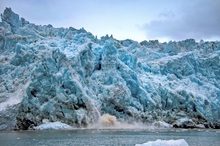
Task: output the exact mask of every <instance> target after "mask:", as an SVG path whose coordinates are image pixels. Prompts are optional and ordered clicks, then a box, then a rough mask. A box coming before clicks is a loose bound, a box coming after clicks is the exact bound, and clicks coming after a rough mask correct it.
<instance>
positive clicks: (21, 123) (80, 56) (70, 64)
mask: <svg viewBox="0 0 220 146" xmlns="http://www.w3.org/2000/svg"><path fill="white" fill-rule="evenodd" d="M1 19H2V21H1V22H0V130H27V129H30V128H31V127H37V126H39V125H42V124H43V121H44V120H45V119H46V120H48V122H51V123H53V122H61V123H65V124H67V125H70V126H72V127H76V128H81V127H90V126H92V125H95V124H96V123H98V122H99V120H100V117H101V116H102V115H105V114H109V115H112V116H114V117H115V118H116V119H117V121H119V122H121V123H123V122H127V123H129V124H132V123H143V124H149V123H152V124H153V123H155V122H156V123H157V125H159V126H160V123H162V125H168V127H169V125H171V126H172V127H175V128H220V42H219V41H212V42H206V41H202V40H201V41H200V42H196V41H195V40H194V39H187V40H183V41H179V42H176V41H170V42H165V43H160V42H159V41H157V40H152V41H143V42H140V43H138V42H136V41H133V40H130V39H127V40H117V39H115V38H113V36H108V35H106V36H103V37H101V38H100V39H98V38H97V37H96V36H94V35H92V34H91V33H90V32H87V31H86V30H85V29H84V28H81V29H75V28H73V27H69V28H54V27H53V26H52V25H50V24H49V25H35V24H33V23H30V22H29V21H27V20H25V19H24V18H20V16H19V15H18V14H16V13H14V12H13V11H12V10H11V8H6V9H5V10H4V12H3V14H1ZM158 123H159V124H158Z"/></svg>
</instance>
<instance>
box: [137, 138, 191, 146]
mask: <svg viewBox="0 0 220 146" xmlns="http://www.w3.org/2000/svg"><path fill="white" fill-rule="evenodd" d="M135 146H189V145H188V143H187V142H186V141H185V140H184V139H178V140H160V139H158V140H156V141H149V142H147V143H143V144H136V145H135Z"/></svg>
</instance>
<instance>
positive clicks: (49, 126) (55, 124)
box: [33, 121, 73, 130]
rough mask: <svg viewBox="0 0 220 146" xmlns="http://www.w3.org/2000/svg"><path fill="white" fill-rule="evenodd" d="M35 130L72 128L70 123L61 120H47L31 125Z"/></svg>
mask: <svg viewBox="0 0 220 146" xmlns="http://www.w3.org/2000/svg"><path fill="white" fill-rule="evenodd" d="M33 129H35V130H61V129H73V127H71V126H70V125H67V124H65V123H62V122H59V121H57V122H48V123H44V124H41V125H39V126H36V127H33Z"/></svg>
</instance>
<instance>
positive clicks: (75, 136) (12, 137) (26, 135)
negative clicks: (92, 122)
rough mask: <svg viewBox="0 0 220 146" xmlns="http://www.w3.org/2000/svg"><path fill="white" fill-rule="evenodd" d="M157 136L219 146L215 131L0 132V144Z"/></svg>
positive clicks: (67, 145) (132, 140)
mask: <svg viewBox="0 0 220 146" xmlns="http://www.w3.org/2000/svg"><path fill="white" fill-rule="evenodd" d="M157 139H162V140H170V139H174V140H175V139H185V140H186V142H187V143H188V144H189V146H219V145H220V131H218V130H183V129H178V130H170V131H163V130H162V131H146V130H109V129H108V130H103V129H102V130H97V129H90V130H51V131H50V130H46V131H19V132H18V131H13V132H0V145H1V146H15V145H16V146H39V145H40V146H75V145H76V146H84V145H85V146H86V145H88V146H100V145H102V146H110V145H115V146H120V145H125V146H134V145H135V144H138V143H139V144H140V143H145V142H147V141H154V140H157Z"/></svg>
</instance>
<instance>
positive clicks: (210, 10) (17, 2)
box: [0, 0, 220, 42]
mask: <svg viewBox="0 0 220 146" xmlns="http://www.w3.org/2000/svg"><path fill="white" fill-rule="evenodd" d="M6 7H11V8H12V10H13V11H14V12H15V13H17V14H19V15H20V17H23V18H25V19H26V20H28V21H29V22H31V23H35V24H38V25H47V24H52V25H53V26H54V27H65V28H68V27H70V26H72V27H74V28H77V29H79V28H82V27H83V28H85V29H86V30H87V31H88V32H91V33H92V34H93V35H95V36H98V37H101V36H105V35H106V34H108V35H113V37H114V38H116V39H118V40H124V39H132V40H135V41H138V42H141V41H144V40H159V41H160V42H164V41H170V40H172V41H180V40H185V39H190V38H193V39H195V40H196V41H200V40H201V39H203V40H207V41H215V40H220V0H0V13H3V11H4V9H5V8H6Z"/></svg>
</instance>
